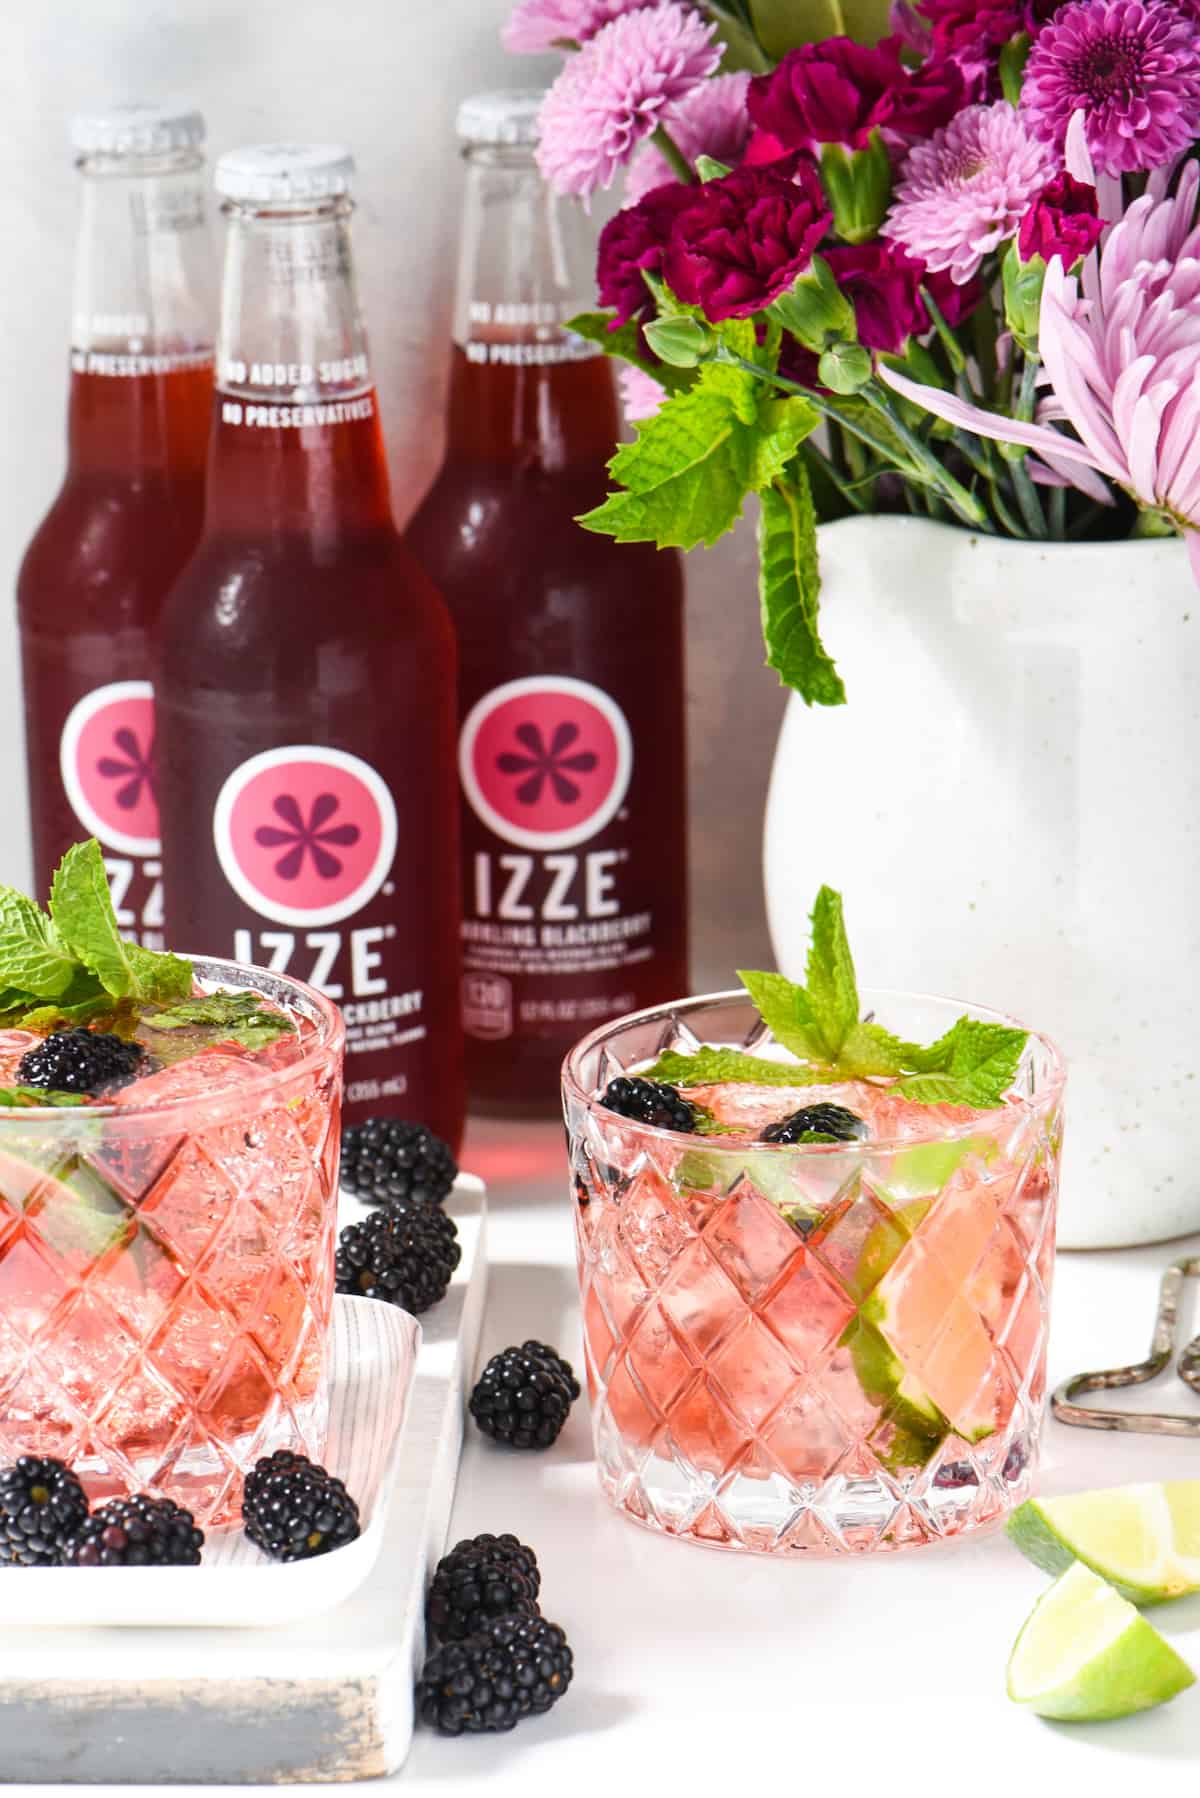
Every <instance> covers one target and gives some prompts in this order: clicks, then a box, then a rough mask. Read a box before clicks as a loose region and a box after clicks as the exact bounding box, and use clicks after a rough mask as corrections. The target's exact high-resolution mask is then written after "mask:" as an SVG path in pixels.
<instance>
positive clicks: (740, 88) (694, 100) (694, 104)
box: [625, 73, 750, 200]
mask: <svg viewBox="0 0 1200 1798" xmlns="http://www.w3.org/2000/svg"><path fill="white" fill-rule="evenodd" d="M749 85H750V77H749V75H748V74H744V73H743V74H737V75H714V76H713V78H712V80H711V81H702V82H701V83H700V85H699V86H698V87H694V88H693V89H692V91H691V93H690V94H688V96H687V97H686V99H684V100H681V101H680V103H679V105H678V106H673V107H672V108H671V111H670V112H669V113H668V115H667V117H666V118H665V119H664V120H663V123H664V124H665V125H666V127H667V130H668V131H669V132H670V133H671V136H672V138H673V139H674V141H675V143H676V144H677V145H678V146H679V148H680V150H681V151H682V152H683V154H684V155H685V156H686V157H687V159H688V161H689V162H692V163H694V162H695V160H696V158H697V156H711V157H712V159H713V161H714V162H723V163H725V164H726V165H727V166H728V167H729V168H736V167H737V165H738V163H739V162H740V161H741V159H742V151H743V150H744V149H745V148H746V139H747V138H748V137H749V135H750V115H749V113H748V112H747V111H746V89H747V88H748V87H749ZM674 179H675V171H674V169H673V168H672V167H671V165H670V163H669V162H668V161H667V159H666V157H665V156H664V155H663V153H662V151H661V150H656V149H655V148H654V146H653V144H647V145H646V147H645V149H644V150H642V151H641V152H640V153H639V155H637V156H636V157H635V158H634V160H633V162H632V163H631V165H630V169H629V173H628V175H627V176H626V177H625V192H626V193H627V194H628V196H629V198H630V199H631V200H640V199H641V197H642V195H643V194H646V193H649V192H650V189H651V188H652V187H660V186H661V185H662V183H663V182H664V181H673V180H674Z"/></svg>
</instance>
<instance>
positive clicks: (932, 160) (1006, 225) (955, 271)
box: [882, 100, 1054, 285]
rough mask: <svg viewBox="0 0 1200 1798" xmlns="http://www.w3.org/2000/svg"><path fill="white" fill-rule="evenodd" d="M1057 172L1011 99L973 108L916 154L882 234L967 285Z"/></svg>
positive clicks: (912, 155) (920, 146) (905, 170)
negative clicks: (988, 254)
mask: <svg viewBox="0 0 1200 1798" xmlns="http://www.w3.org/2000/svg"><path fill="white" fill-rule="evenodd" d="M1053 172H1054V158H1053V156H1052V154H1051V152H1050V150H1049V149H1048V148H1047V147H1046V145H1045V144H1041V143H1039V142H1038V141H1037V140H1036V139H1035V138H1032V137H1031V136H1030V135H1029V133H1028V132H1027V131H1026V129H1025V127H1024V125H1023V124H1022V122H1021V119H1020V117H1019V116H1018V114H1017V112H1016V110H1015V109H1014V108H1013V107H1012V106H1010V105H1009V104H1008V102H1007V101H1006V100H998V101H997V102H996V104H995V105H994V106H968V107H967V109H966V111H965V112H961V113H959V115H958V117H957V118H956V119H954V120H952V121H951V123H950V124H949V125H947V126H946V127H945V129H944V130H942V131H939V132H938V133H937V134H936V136H934V137H932V138H931V139H930V141H929V142H928V143H926V144H917V145H916V146H915V147H914V148H913V150H912V151H911V152H910V153H909V157H908V160H907V162H906V163H905V164H904V168H903V170H902V171H901V180H900V184H899V186H898V187H897V189H896V198H895V201H894V202H893V205H892V209H891V211H890V212H889V214H888V216H887V218H886V220H885V221H884V224H883V227H882V230H883V235H884V236H885V237H890V238H894V239H895V241H896V242H897V243H899V244H902V245H903V247H904V248H905V249H906V250H907V251H908V253H909V255H910V256H916V257H917V258H919V259H920V261H922V262H925V263H927V264H928V266H929V267H930V268H931V269H934V270H937V269H948V270H949V271H950V273H951V275H952V277H953V278H954V280H955V281H957V282H958V283H959V284H960V285H962V284H964V283H965V282H967V281H969V280H970V279H971V278H972V276H973V275H974V274H975V273H976V271H977V270H978V268H979V264H980V262H981V261H982V260H983V258H984V256H986V255H987V253H988V251H989V250H994V249H996V248H997V246H998V245H1000V244H1002V243H1003V242H1004V241H1005V239H1006V238H1009V237H1012V236H1013V235H1014V233H1015V232H1016V230H1017V227H1018V226H1019V224H1020V222H1021V220H1022V219H1023V218H1024V216H1025V214H1026V212H1027V211H1028V210H1029V207H1030V205H1031V204H1032V202H1033V200H1034V199H1035V198H1036V197H1037V195H1038V194H1039V193H1040V192H1041V190H1042V188H1043V187H1044V186H1045V185H1046V182H1047V181H1048V180H1049V178H1050V176H1051V174H1052V173H1053Z"/></svg>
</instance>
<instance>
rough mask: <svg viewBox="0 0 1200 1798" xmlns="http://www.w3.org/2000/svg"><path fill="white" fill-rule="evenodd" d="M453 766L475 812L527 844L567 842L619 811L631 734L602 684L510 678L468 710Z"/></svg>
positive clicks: (560, 845)
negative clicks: (456, 758) (596, 685)
mask: <svg viewBox="0 0 1200 1798" xmlns="http://www.w3.org/2000/svg"><path fill="white" fill-rule="evenodd" d="M458 765H459V773H460V775H461V777H462V783H463V789H464V791H465V793H466V795H467V798H468V800H469V801H470V804H471V807H472V809H473V810H474V812H475V814H476V816H477V817H478V818H480V819H481V821H482V822H483V823H484V824H486V825H487V826H488V828H489V829H490V830H493V831H494V832H495V833H496V835H497V836H499V837H502V838H503V839H504V841H505V842H508V843H516V844H518V845H519V846H520V847H521V848H524V849H543V850H550V849H567V848H570V847H571V846H572V845H573V844H576V843H583V842H586V841H587V840H588V839H589V838H590V837H594V836H595V835H596V834H597V832H598V831H601V830H603V828H604V826H605V825H606V824H607V823H608V822H609V821H610V820H611V819H612V818H613V817H615V816H616V814H617V812H618V811H619V810H620V808H621V805H622V804H623V802H624V799H625V795H626V793H627V792H628V790H629V779H630V775H631V774H632V772H633V741H632V738H631V736H630V732H629V725H628V723H627V722H626V719H625V714H624V713H623V712H622V711H621V708H620V707H619V706H618V705H617V704H616V703H615V702H614V701H613V700H612V699H611V698H610V697H609V695H608V694H607V693H605V692H604V691H603V689H602V688H600V687H594V686H592V685H591V684H590V683H589V682H587V681H580V680H569V679H566V678H565V677H559V676H553V675H537V676H534V677H532V678H530V679H527V680H515V681H509V682H508V683H507V684H506V685H504V686H502V687H496V688H494V689H493V690H492V692H490V693H487V694H485V695H484V697H483V698H482V699H481V700H480V701H479V702H478V704H477V705H475V706H474V707H473V708H472V709H471V711H470V713H469V714H468V716H467V718H466V720H465V722H464V724H463V728H462V735H461V737H460V739H459V752H458Z"/></svg>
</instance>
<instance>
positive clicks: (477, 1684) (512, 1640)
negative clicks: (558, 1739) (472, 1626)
mask: <svg viewBox="0 0 1200 1798" xmlns="http://www.w3.org/2000/svg"><path fill="white" fill-rule="evenodd" d="M573 1670H574V1663H573V1659H572V1655H571V1650H570V1648H569V1647H568V1645H567V1638H566V1636H565V1634H564V1633H563V1631H562V1630H561V1629H560V1628H559V1626H558V1624H557V1623H547V1621H546V1619H545V1618H544V1617H526V1616H523V1615H521V1614H520V1613H518V1614H517V1615H515V1616H509V1617H494V1618H493V1619H492V1621H491V1622H490V1623H488V1624H486V1625H485V1626H484V1628H483V1629H481V1630H477V1631H476V1632H475V1633H474V1634H473V1635H470V1636H467V1637H466V1638H465V1639H464V1640H463V1641H461V1642H447V1643H446V1644H445V1646H444V1647H442V1648H437V1649H435V1650H434V1652H433V1653H432V1654H431V1655H430V1656H429V1657H428V1659H427V1660H426V1662H425V1666H424V1668H423V1669H422V1672H421V1677H420V1679H419V1680H418V1681H417V1715H418V1716H419V1717H420V1719H421V1721H422V1722H423V1723H427V1724H428V1725H429V1726H430V1727H431V1728H432V1729H436V1730H437V1731H438V1732H439V1733H440V1734H441V1735H444V1736H460V1735H462V1734H463V1732H464V1731H467V1732H469V1733H471V1734H476V1733H479V1732H481V1731H483V1730H501V1729H512V1728H513V1726H514V1725H515V1724H517V1723H519V1722H520V1721H521V1719H522V1717H528V1716H531V1715H533V1714H534V1713H535V1712H538V1711H548V1710H549V1709H550V1706H551V1705H552V1704H555V1703H557V1701H558V1700H559V1699H560V1698H561V1697H562V1695H563V1693H564V1692H565V1691H566V1689H567V1687H568V1686H569V1685H570V1683H571V1674H572V1672H573Z"/></svg>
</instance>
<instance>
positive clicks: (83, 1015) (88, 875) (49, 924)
mask: <svg viewBox="0 0 1200 1798" xmlns="http://www.w3.org/2000/svg"><path fill="white" fill-rule="evenodd" d="M191 990H192V965H191V963H190V962H188V961H184V960H182V959H181V958H180V957H179V956H177V955H160V954H158V953H156V952H155V951H154V950H152V949H143V948H141V947H140V946H139V945H138V944H136V943H127V942H125V941H124V940H123V939H122V937H121V933H120V931H119V929H118V928H117V919H116V913H115V912H114V911H113V905H112V897H111V895H110V893H109V890H108V877H107V875H106V874H105V871H104V857H103V855H102V854H101V852H100V845H99V843H97V842H96V840H95V839H94V838H89V840H88V841H87V842H85V843H76V844H75V845H74V846H73V847H72V848H70V849H68V851H67V853H66V855H65V856H64V857H63V859H62V861H61V863H60V864H59V867H58V869H57V871H56V873H55V875H54V879H53V882H52V883H51V888H50V911H49V916H47V914H46V913H45V912H43V911H42V910H41V909H40V907H38V906H37V905H35V904H34V902H33V900H32V899H28V898H26V896H25V895H24V894H23V893H19V892H17V891H16V889H15V888H14V887H0V1022H3V1024H4V1025H5V1026H6V1027H7V1026H13V1025H23V1026H26V1027H28V1028H31V1029H35V1030H54V1029H59V1028H62V1027H64V1026H68V1025H70V1024H84V1023H89V1022H91V1021H92V1020H93V1019H95V1018H97V1017H102V1016H106V1015H108V1014H110V1013H121V1012H122V1011H126V1012H127V1011H128V1010H129V1009H130V1007H131V1006H133V1005H135V1004H144V1003H147V1002H152V1001H153V1002H159V1003H161V1002H164V1001H169V1000H172V999H181V998H183V997H185V996H186V995H187V994H189V993H190V992H191Z"/></svg>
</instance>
